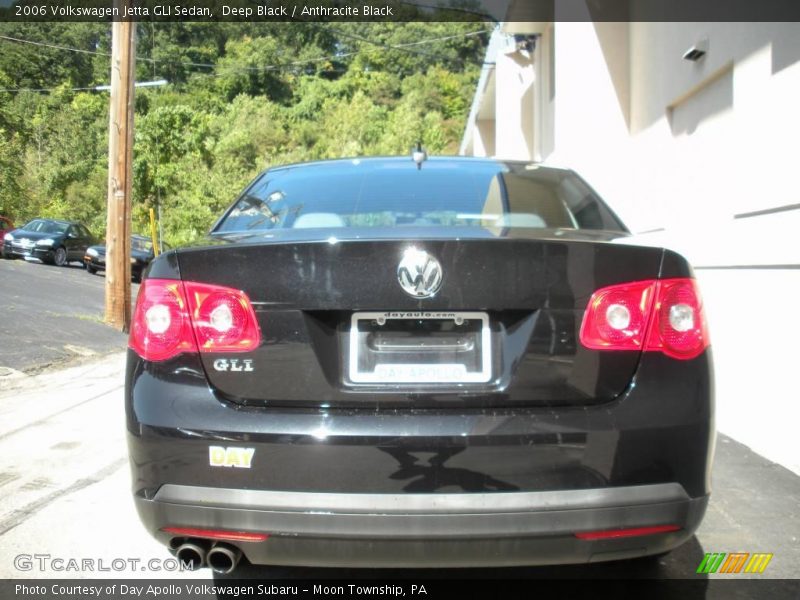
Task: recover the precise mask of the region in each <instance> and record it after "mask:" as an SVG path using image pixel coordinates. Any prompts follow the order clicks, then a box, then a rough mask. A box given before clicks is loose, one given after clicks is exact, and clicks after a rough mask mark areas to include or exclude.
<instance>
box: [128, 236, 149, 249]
mask: <svg viewBox="0 0 800 600" xmlns="http://www.w3.org/2000/svg"><path fill="white" fill-rule="evenodd" d="M131 248H132V249H133V250H136V251H137V252H150V250H151V249H152V248H153V242H152V241H150V238H136V237H135V238H131Z"/></svg>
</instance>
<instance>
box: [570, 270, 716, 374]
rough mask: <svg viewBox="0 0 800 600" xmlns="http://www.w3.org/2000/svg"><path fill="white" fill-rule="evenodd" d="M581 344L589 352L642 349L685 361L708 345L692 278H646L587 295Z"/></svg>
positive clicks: (703, 313) (703, 315) (698, 299)
mask: <svg viewBox="0 0 800 600" xmlns="http://www.w3.org/2000/svg"><path fill="white" fill-rule="evenodd" d="M580 341H581V344H582V345H583V346H584V347H586V348H591V349H594V350H644V351H657V352H663V353H664V354H666V355H667V356H670V357H672V358H677V359H684V360H688V359H691V358H695V357H696V356H699V355H700V354H701V353H702V352H703V350H705V349H706V348H707V347H708V345H709V338H708V325H707V323H706V318H705V312H704V310H703V304H702V300H701V298H700V292H699V290H698V287H697V282H696V281H695V280H694V279H690V278H675V279H660V280H659V279H648V280H644V281H634V282H629V283H623V284H618V285H612V286H609V287H605V288H602V289H599V290H597V291H596V292H595V293H594V294H592V297H591V298H590V299H589V304H588V306H587V307H586V311H585V312H584V315H583V322H582V323H581V331H580Z"/></svg>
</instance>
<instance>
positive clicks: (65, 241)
mask: <svg viewBox="0 0 800 600" xmlns="http://www.w3.org/2000/svg"><path fill="white" fill-rule="evenodd" d="M95 241H96V240H95V238H94V237H93V236H92V234H91V233H89V230H88V229H86V227H84V226H83V225H81V224H80V223H75V222H74V221H59V220H56V219H34V220H33V221H29V222H28V223H26V224H25V225H23V226H22V227H20V228H19V229H14V230H13V231H11V232H9V233H7V234H6V236H5V244H4V245H3V257H4V258H17V257H23V258H38V259H39V260H41V261H42V262H46V263H51V264H54V265H58V266H59V267H61V266H64V265H66V264H68V263H69V262H71V261H74V260H77V261H82V260H83V254H84V252H85V251H86V248H88V247H89V246H91V245H92V244H94V243H95Z"/></svg>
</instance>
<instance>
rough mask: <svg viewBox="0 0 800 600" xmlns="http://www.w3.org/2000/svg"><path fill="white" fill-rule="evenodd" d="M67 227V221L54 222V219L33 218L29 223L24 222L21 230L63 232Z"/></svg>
mask: <svg viewBox="0 0 800 600" xmlns="http://www.w3.org/2000/svg"><path fill="white" fill-rule="evenodd" d="M67 227H69V224H68V223H56V222H55V221H44V220H42V219H35V220H33V221H31V222H30V223H26V224H25V225H24V226H23V227H22V230H23V231H35V232H37V233H56V234H61V233H64V232H65V231H66V230H67Z"/></svg>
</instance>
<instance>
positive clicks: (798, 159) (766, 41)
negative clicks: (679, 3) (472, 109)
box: [490, 22, 800, 473]
mask: <svg viewBox="0 0 800 600" xmlns="http://www.w3.org/2000/svg"><path fill="white" fill-rule="evenodd" d="M532 25H533V24H532ZM535 25H536V26H537V27H539V30H537V33H540V34H541V37H540V39H539V41H538V43H537V50H536V55H535V79H536V81H535V90H534V94H533V98H534V105H533V106H531V107H530V108H529V110H531V112H532V115H533V123H534V124H535V127H534V129H533V135H534V137H533V145H532V148H533V152H534V157H535V158H536V159H540V158H543V159H545V161H546V162H548V163H552V164H556V165H563V166H569V167H571V168H574V169H575V170H576V171H578V172H579V173H581V174H582V175H583V176H584V177H585V178H586V179H587V180H588V181H589V183H591V184H592V186H593V187H595V189H596V190H597V191H598V192H599V193H600V194H601V195H602V196H603V197H604V198H605V199H606V200H607V201H608V202H609V203H610V204H611V205H612V207H613V208H614V209H615V210H616V211H617V212H618V213H619V215H620V216H621V217H622V219H623V220H624V221H625V222H626V223H627V224H628V226H629V227H630V228H631V230H632V231H633V232H634V233H636V234H637V235H636V236H635V240H636V241H638V242H640V243H643V244H652V245H658V246H666V247H669V248H673V249H675V250H677V251H679V252H681V253H682V254H684V255H685V256H686V257H687V258H688V259H689V260H690V261H691V262H692V264H693V265H694V266H695V269H696V272H697V276H698V278H699V279H700V282H701V286H702V289H703V290H704V296H705V301H706V305H707V309H708V310H707V312H708V315H709V320H710V325H711V337H712V349H713V352H714V357H715V368H716V372H717V378H716V380H717V408H718V412H717V423H718V427H719V429H720V430H721V431H723V432H724V433H727V434H729V435H731V436H733V437H734V438H736V439H738V440H740V441H742V442H743V443H745V444H748V445H749V446H751V447H752V448H753V449H754V450H756V451H757V452H759V453H761V454H763V455H764V456H767V457H768V458H771V459H773V460H776V461H777V462H780V463H782V464H784V465H786V466H788V467H790V468H792V469H793V470H795V471H796V472H798V473H800V438H798V436H797V435H796V433H795V432H796V428H797V423H798V422H800V392H797V383H796V381H795V372H796V370H797V362H798V358H800V351H798V350H797V347H796V346H797V344H796V342H795V340H796V339H798V338H800V313H798V311H797V310H796V308H795V306H796V304H797V302H798V298H800V24H797V23H588V22H587V23H561V22H558V23H554V24H552V26H551V27H550V28H549V29H541V27H540V25H541V24H535ZM514 26H515V31H522V29H520V27H521V25H520V24H514ZM523 29H524V28H523ZM542 31H543V33H542ZM703 40H707V44H708V48H707V54H706V56H705V57H704V58H703V59H701V60H700V61H697V62H690V61H687V60H684V59H683V58H682V56H683V54H684V52H685V51H686V50H687V49H688V48H689V47H691V46H692V45H694V44H696V43H697V42H701V41H703ZM550 49H552V51H553V54H554V56H552V57H551V56H549V51H550ZM551 70H554V73H552V77H551ZM499 87H500V85H498V88H499ZM550 88H554V89H550ZM496 93H497V94H498V98H499V97H500V95H501V93H502V91H501V90H499V89H498V91H497V92H496ZM507 108H508V107H507ZM523 110H524V107H523ZM498 111H499V107H498ZM507 120H508V121H509V123H511V121H512V120H509V119H507ZM517 120H518V122H519V123H523V122H524V118H523V117H521V116H520V117H517ZM500 127H501V122H498V137H497V140H498V144H497V148H496V149H495V152H494V153H490V154H493V155H496V156H504V155H505V154H506V153H505V148H504V147H503V146H502V144H501V140H502V139H503V138H502V136H501V132H500V131H499V128H500ZM795 205H796V206H795ZM793 207H794V208H793ZM780 208H783V210H781V211H780V212H773V213H771V212H769V211H770V210H771V209H780ZM759 211H767V213H766V214H760V215H759V214H756V215H751V214H748V213H754V212H759Z"/></svg>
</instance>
